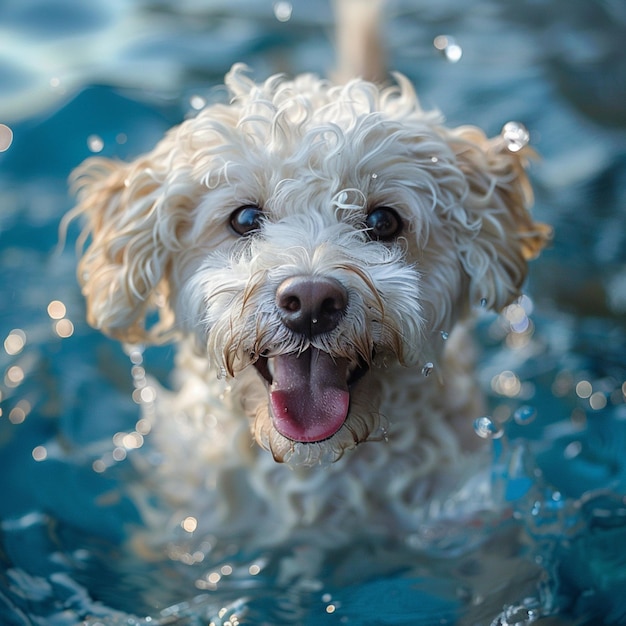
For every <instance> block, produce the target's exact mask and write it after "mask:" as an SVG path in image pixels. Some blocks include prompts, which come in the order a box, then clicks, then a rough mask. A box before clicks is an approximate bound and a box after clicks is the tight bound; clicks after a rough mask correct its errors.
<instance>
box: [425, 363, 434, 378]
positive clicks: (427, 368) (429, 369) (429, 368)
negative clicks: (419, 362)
mask: <svg viewBox="0 0 626 626" xmlns="http://www.w3.org/2000/svg"><path fill="white" fill-rule="evenodd" d="M434 368H435V366H434V365H433V364H432V363H431V362H430V361H429V362H428V363H426V364H425V365H424V367H422V374H424V376H430V374H431V372H432V371H433V369H434Z"/></svg>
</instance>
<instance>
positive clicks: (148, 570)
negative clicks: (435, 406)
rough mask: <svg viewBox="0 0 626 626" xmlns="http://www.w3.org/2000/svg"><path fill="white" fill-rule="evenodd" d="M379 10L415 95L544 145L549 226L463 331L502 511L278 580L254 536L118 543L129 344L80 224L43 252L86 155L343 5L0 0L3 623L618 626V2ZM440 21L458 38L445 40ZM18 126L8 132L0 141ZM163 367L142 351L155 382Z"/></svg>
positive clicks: (299, 38) (622, 366)
mask: <svg viewBox="0 0 626 626" xmlns="http://www.w3.org/2000/svg"><path fill="white" fill-rule="evenodd" d="M386 13H387V15H386V18H387V19H386V23H385V25H384V31H385V36H386V40H387V41H388V42H389V65H390V66H391V67H393V68H396V69H398V70H400V71H402V72H404V73H406V74H407V75H408V76H409V77H410V78H411V79H412V80H413V81H414V83H415V84H416V86H417V87H418V90H419V92H420V93H421V98H422V101H423V104H424V105H425V107H427V108H429V107H432V106H437V107H439V108H440V109H441V110H442V111H443V112H444V114H445V115H446V117H447V119H448V121H449V122H450V124H453V125H456V124H461V123H476V124H478V125H480V126H482V127H484V128H485V129H486V130H487V131H488V132H489V133H491V134H496V133H498V132H499V130H500V128H501V127H502V125H503V124H504V123H505V122H507V121H509V120H511V119H516V120H520V121H522V122H523V123H524V124H525V125H526V126H527V127H528V128H529V129H530V132H531V138H532V143H533V145H534V146H535V147H536V149H537V150H538V151H539V152H540V153H541V155H542V161H541V162H540V163H538V164H536V165H535V166H534V167H533V169H532V177H533V181H534V184H535V187H536V192H537V205H536V209H535V215H536V216H537V217H538V218H539V219H540V220H542V221H545V222H549V223H551V224H552V225H554V227H555V233H556V236H555V239H554V243H553V246H552V247H551V249H550V250H548V251H547V252H546V253H545V254H544V255H543V256H542V257H541V258H540V259H539V260H538V261H537V262H536V263H535V264H534V266H533V269H532V274H531V277H530V281H529V285H528V290H527V293H528V297H527V299H526V300H524V301H523V302H522V305H523V315H522V318H523V320H522V321H523V322H524V324H523V326H522V327H520V326H514V325H515V324H519V318H515V320H512V319H508V318H507V317H506V316H487V315H485V316H484V317H483V319H482V320H481V322H480V324H479V329H478V330H479V337H480V341H481V345H482V347H483V352H482V356H481V365H480V371H479V377H480V380H481V383H482V385H483V387H484V388H485V391H486V393H487V394H488V396H489V398H490V417H492V418H493V420H494V423H496V424H503V426H502V430H503V432H502V433H500V432H499V429H500V427H499V426H498V427H497V428H496V429H495V431H496V434H497V435H502V436H500V437H499V438H495V439H494V440H493V468H492V474H493V476H492V481H493V489H494V493H495V494H496V495H497V501H498V502H499V506H498V507H496V510H494V511H493V512H492V514H491V515H487V516H485V517H484V518H481V519H476V520H475V521H476V523H475V524H474V525H473V526H472V527H471V528H462V527H458V526H455V525H454V523H453V522H451V523H450V524H449V525H448V526H444V527H439V528H438V529H436V532H435V529H432V528H431V529H430V531H429V532H430V534H428V535H427V536H424V537H408V538H407V537H399V538H398V541H397V543H393V542H391V543H390V542H385V543H382V542H381V541H379V540H377V539H376V538H371V539H370V540H369V543H368V542H367V541H365V540H362V541H361V542H360V544H359V547H357V546H352V547H351V548H350V549H341V550H339V549H338V550H336V551H335V552H331V553H329V554H326V555H324V557H323V561H322V564H321V568H320V570H319V571H318V572H317V573H316V574H315V576H313V577H307V576H305V575H304V574H302V573H300V574H294V575H293V576H292V577H288V576H287V577H286V576H285V564H286V563H289V562H292V561H294V560H295V561H296V562H297V561H298V560H299V559H300V560H301V561H303V562H306V560H307V558H309V556H310V554H309V553H308V552H307V548H305V547H303V546H301V545H284V546H281V547H280V548H277V549H275V550H271V551H265V552H262V553H257V552H253V551H250V550H249V549H247V547H246V546H245V545H238V544H236V543H235V544H232V543H229V544H228V545H221V544H220V543H219V542H215V541H214V540H212V539H211V538H207V537H196V536H194V535H193V534H190V533H186V532H185V531H183V530H181V531H180V533H179V536H178V538H177V539H176V540H175V541H174V542H173V543H172V544H171V545H170V547H169V549H168V550H165V551H163V552H162V553H158V554H154V553H150V554H148V553H146V552H145V551H144V552H140V551H138V550H137V549H136V546H135V547H133V538H134V537H135V536H136V534H137V533H138V531H140V529H141V528H142V527H143V525H144V522H145V521H146V520H145V519H144V517H143V516H144V515H145V508H143V507H142V506H140V503H139V498H138V494H140V495H141V496H142V497H144V498H147V499H149V498H150V489H149V485H148V484H147V481H146V477H145V476H144V475H142V472H141V469H140V468H141V464H138V463H134V462H133V459H134V458H140V455H143V457H149V455H150V453H151V451H150V439H149V435H148V436H146V438H145V444H144V445H143V446H139V445H138V444H137V446H136V447H134V446H132V445H120V443H119V441H117V442H116V440H115V436H116V433H128V432H131V431H134V430H135V428H136V422H137V419H138V415H139V409H138V407H137V405H136V404H135V403H134V402H133V400H132V398H131V396H132V391H133V383H132V377H131V374H130V371H131V363H130V361H129V358H128V356H127V355H126V354H125V353H124V352H123V350H122V348H121V347H120V346H119V345H118V344H116V343H115V342H112V341H109V340H107V339H106V338H104V337H102V336H101V335H100V334H98V333H97V332H95V331H93V330H91V329H90V328H88V327H87V326H86V324H85V322H84V305H83V302H82V299H81V296H80V293H79V289H78V287H77V285H76V281H75V254H74V250H73V241H74V239H75V237H76V232H75V228H72V229H70V233H69V237H68V244H67V245H66V246H65V247H64V248H63V249H58V247H57V243H58V224H59V221H60V219H61V217H62V215H63V214H64V213H65V211H66V210H67V209H69V208H70V207H71V199H70V198H69V197H68V195H67V191H66V178H67V176H68V174H69V172H70V171H71V169H72V168H73V167H74V166H76V165H77V164H78V163H80V162H81V161H82V160H83V159H84V158H85V157H87V156H89V155H91V154H94V153H96V152H97V153H100V154H103V155H106V156H118V157H120V158H127V157H132V156H134V155H136V154H138V153H140V152H141V151H143V150H146V149H148V148H150V147H151V146H152V145H153V144H154V142H155V141H156V140H157V139H158V138H159V137H160V135H161V134H162V133H163V132H164V131H165V130H166V129H167V128H168V127H169V126H171V125H172V124H174V123H176V122H177V121H180V120H181V119H182V118H183V117H184V116H186V115H188V114H190V113H192V112H193V110H194V107H195V106H197V103H198V102H199V101H201V100H208V99H211V98H212V97H213V94H214V88H215V86H216V85H218V84H219V82H220V80H221V77H222V76H223V74H224V73H225V72H226V71H227V70H228V69H229V67H230V65H231V64H232V63H233V62H235V61H245V62H246V63H248V64H249V65H250V66H251V67H252V68H253V69H254V71H255V75H256V76H257V77H259V78H263V77H265V76H267V75H269V74H271V73H274V72H276V71H283V70H284V71H288V72H290V73H297V72H301V71H315V72H319V73H325V72H326V70H328V69H329V68H330V67H331V66H332V59H333V52H332V47H331V45H330V43H329V34H330V33H331V32H332V12H331V9H330V6H329V5H328V4H327V3H326V2H324V1H323V0H306V1H305V0H299V1H294V2H293V3H291V4H289V3H285V2H283V3H277V4H274V3H273V2H272V1H271V0H268V1H256V2H255V1H254V0H236V1H233V0H231V2H221V1H206V2H199V1H193V0H188V1H183V2H173V1H171V0H170V1H169V2H168V1H167V0H162V1H160V2H149V1H146V2H133V1H131V0H94V1H92V2H82V1H80V0H4V1H3V2H2V3H0V124H3V125H5V126H6V127H9V128H10V129H11V130H12V133H13V137H12V141H11V143H10V146H8V149H6V150H5V151H4V152H0V339H1V340H2V342H4V343H3V346H2V347H0V373H1V380H0V394H1V397H0V399H1V402H2V403H1V410H2V413H1V415H0V477H1V483H0V484H1V487H0V488H1V490H2V491H1V494H2V497H1V498H0V520H1V524H0V623H2V624H7V625H9V626H13V625H20V626H22V625H26V624H28V625H35V624H37V625H40V624H50V625H63V626H65V625H74V624H79V623H80V622H81V621H82V620H87V624H89V626H96V625H100V624H101V625H105V626H114V625H121V624H124V625H126V624H141V625H144V626H147V625H155V624H159V625H165V624H168V625H171V624H176V625H179V624H180V625H183V624H184V625H200V624H209V623H214V624H229V623H230V624H237V623H249V624H306V625H309V624H310V625H314V624H358V625H364V624H372V625H374V624H407V625H422V624H423V625H424V626H432V625H435V624H457V623H458V624H470V625H472V624H480V625H482V624H485V625H487V626H489V625H490V624H500V625H501V626H504V624H530V623H541V624H544V623H545V624H576V625H581V624H583V625H590V626H592V625H594V626H595V625H597V624H626V593H624V592H625V590H626V399H625V397H626V55H625V54H624V49H623V45H624V44H623V40H624V33H625V32H626V4H625V3H624V2H623V0H604V1H602V2H600V1H592V0H575V1H571V0H554V1H552V2H543V1H540V0H462V1H461V0H437V1H433V0H431V1H430V2H423V1H418V0H414V1H409V0H405V1H401V0H397V1H391V2H389V4H388V9H387V11H386ZM277 16H278V17H277ZM279 17H280V18H281V19H279ZM287 18H289V19H287ZM442 34H445V35H449V36H452V37H454V39H455V41H456V42H457V44H458V46H459V47H460V48H459V49H460V50H461V51H462V55H461V56H460V58H459V57H458V49H457V51H456V53H454V51H450V50H448V55H446V54H445V51H443V52H442V51H439V50H437V49H436V47H435V46H434V45H433V41H434V39H435V37H437V36H438V35H442ZM450 52H452V54H450ZM198 99H201V100H198ZM3 133H4V135H3ZM3 137H4V139H3ZM7 137H8V135H7V131H6V129H3V127H2V126H0V147H2V146H3V141H4V144H5V146H4V147H6V144H7V143H9V140H8V139H7ZM531 305H532V306H531ZM531 309H532V310H531ZM517 312H518V313H519V310H518V311H517ZM509 314H510V315H511V316H512V315H513V312H509ZM171 359H172V352H171V349H170V348H167V347H166V348H161V349H150V350H148V351H146V353H145V354H144V364H145V366H146V368H147V369H148V370H149V371H150V373H151V374H152V375H154V376H156V377H157V378H159V379H161V380H162V381H167V376H168V370H169V367H170V365H171ZM143 457H141V458H143ZM155 506H158V504H155ZM311 549H312V548H310V547H309V548H308V550H309V551H310V550H311ZM212 575H213V577H212ZM216 576H217V577H216Z"/></svg>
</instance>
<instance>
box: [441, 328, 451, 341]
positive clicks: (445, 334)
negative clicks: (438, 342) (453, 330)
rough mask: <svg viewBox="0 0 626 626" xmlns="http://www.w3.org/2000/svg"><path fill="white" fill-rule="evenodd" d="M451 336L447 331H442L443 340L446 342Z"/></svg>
mask: <svg viewBox="0 0 626 626" xmlns="http://www.w3.org/2000/svg"><path fill="white" fill-rule="evenodd" d="M449 336H450V333H448V332H446V331H445V330H442V331H441V338H442V339H443V340H444V341H445V340H446V339H447V338H448V337H449Z"/></svg>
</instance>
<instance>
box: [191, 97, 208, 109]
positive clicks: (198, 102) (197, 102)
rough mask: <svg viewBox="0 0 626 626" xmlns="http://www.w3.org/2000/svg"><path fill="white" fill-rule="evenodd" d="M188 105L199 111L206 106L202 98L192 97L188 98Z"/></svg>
mask: <svg viewBox="0 0 626 626" xmlns="http://www.w3.org/2000/svg"><path fill="white" fill-rule="evenodd" d="M189 104H190V105H191V108H192V109H195V110H196V111H200V110H201V109H204V107H205V106H206V100H205V99H204V98H203V97H202V96H198V95H194V96H191V98H189Z"/></svg>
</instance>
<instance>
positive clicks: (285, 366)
mask: <svg viewBox="0 0 626 626" xmlns="http://www.w3.org/2000/svg"><path fill="white" fill-rule="evenodd" d="M254 365H255V367H256V368H257V370H258V371H259V373H260V374H261V376H262V377H263V378H264V379H265V380H266V381H267V383H268V385H269V405H270V411H271V415H272V420H273V423H274V427H275V428H276V430H277V431H278V432H279V433H280V434H281V435H283V436H284V437H287V438H288V439H291V440H292V441H298V442H301V443H314V442H319V441H323V440H325V439H328V438H330V437H332V436H333V435H334V434H335V433H336V432H337V431H338V430H339V429H340V428H341V427H342V426H343V424H344V422H345V421H346V417H347V416H348V411H349V409H350V389H351V387H352V386H353V385H355V384H356V382H357V381H358V380H359V379H361V378H362V377H363V376H364V375H365V373H366V372H367V370H368V367H367V365H366V364H365V363H364V362H359V363H358V364H357V365H356V366H354V365H350V362H349V360H348V359H346V358H344V357H333V356H331V355H330V354H328V352H324V351H322V350H318V349H317V348H312V347H311V348H308V349H307V350H305V351H304V352H301V353H291V354H282V355H278V356H274V357H271V358H266V357H260V358H259V359H257V361H256V362H255V363H254Z"/></svg>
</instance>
